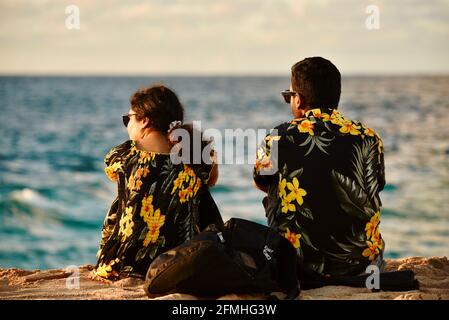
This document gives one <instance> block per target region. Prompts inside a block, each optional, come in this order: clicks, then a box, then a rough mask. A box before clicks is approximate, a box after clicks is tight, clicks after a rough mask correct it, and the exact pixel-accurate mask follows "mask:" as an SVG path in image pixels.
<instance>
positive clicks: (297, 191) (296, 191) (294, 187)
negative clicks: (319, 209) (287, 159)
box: [287, 177, 307, 205]
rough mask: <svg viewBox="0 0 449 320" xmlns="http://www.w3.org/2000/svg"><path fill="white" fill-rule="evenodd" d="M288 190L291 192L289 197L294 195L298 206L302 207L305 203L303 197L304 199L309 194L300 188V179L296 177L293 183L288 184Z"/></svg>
mask: <svg viewBox="0 0 449 320" xmlns="http://www.w3.org/2000/svg"><path fill="white" fill-rule="evenodd" d="M287 188H288V190H290V191H291V193H290V194H289V196H290V195H292V197H293V199H296V201H297V202H298V204H299V205H302V204H303V202H304V200H303V198H302V197H304V196H305V195H306V194H307V192H306V190H304V189H302V188H300V187H299V181H298V178H296V177H294V178H293V181H292V182H288V183H287Z"/></svg>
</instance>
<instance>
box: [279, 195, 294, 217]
mask: <svg viewBox="0 0 449 320" xmlns="http://www.w3.org/2000/svg"><path fill="white" fill-rule="evenodd" d="M293 200H295V196H294V194H292V193H290V194H289V195H288V196H286V197H282V198H281V206H282V209H281V211H282V212H283V213H288V212H289V211H295V210H296V208H295V205H294V204H293V203H291V202H292V201H293Z"/></svg>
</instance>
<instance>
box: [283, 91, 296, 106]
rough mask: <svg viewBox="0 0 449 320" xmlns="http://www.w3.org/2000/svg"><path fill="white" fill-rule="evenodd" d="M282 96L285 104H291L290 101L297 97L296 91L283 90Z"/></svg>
mask: <svg viewBox="0 0 449 320" xmlns="http://www.w3.org/2000/svg"><path fill="white" fill-rule="evenodd" d="M281 94H282V96H283V97H284V100H285V103H290V99H291V98H292V97H294V96H296V95H297V93H296V92H295V91H291V90H283V91H281Z"/></svg>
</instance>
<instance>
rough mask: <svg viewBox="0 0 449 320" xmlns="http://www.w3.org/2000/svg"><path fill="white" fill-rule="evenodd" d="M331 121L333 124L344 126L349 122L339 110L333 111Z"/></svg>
mask: <svg viewBox="0 0 449 320" xmlns="http://www.w3.org/2000/svg"><path fill="white" fill-rule="evenodd" d="M330 120H331V122H332V123H333V124H336V125H339V126H342V125H343V124H344V123H345V122H347V121H348V120H347V119H346V118H345V117H344V116H343V115H342V114H341V113H340V112H339V111H337V110H333V111H332V114H331V116H330Z"/></svg>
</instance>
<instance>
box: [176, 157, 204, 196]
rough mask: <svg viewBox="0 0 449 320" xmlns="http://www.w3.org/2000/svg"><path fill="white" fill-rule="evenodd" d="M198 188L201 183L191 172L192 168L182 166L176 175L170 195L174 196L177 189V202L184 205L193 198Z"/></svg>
mask: <svg viewBox="0 0 449 320" xmlns="http://www.w3.org/2000/svg"><path fill="white" fill-rule="evenodd" d="M200 187H201V182H200V180H199V179H198V178H197V176H196V174H195V171H193V169H192V168H190V167H188V166H186V165H184V169H183V171H181V172H179V173H178V177H177V178H176V179H175V181H174V182H173V189H172V192H171V194H174V193H175V191H176V190H178V189H179V192H178V197H179V202H181V203H184V202H187V201H188V200H189V199H190V198H192V197H193V196H195V194H196V193H197V191H198V190H199V188H200Z"/></svg>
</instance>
